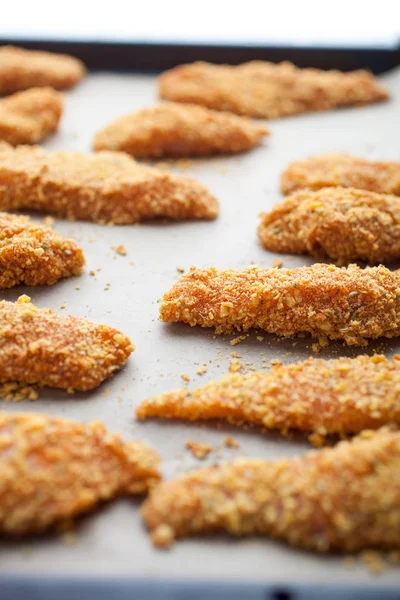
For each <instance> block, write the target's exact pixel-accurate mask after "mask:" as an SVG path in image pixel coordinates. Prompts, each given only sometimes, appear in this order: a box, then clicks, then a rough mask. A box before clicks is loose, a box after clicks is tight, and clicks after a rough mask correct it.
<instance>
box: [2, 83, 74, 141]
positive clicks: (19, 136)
mask: <svg viewBox="0 0 400 600" xmlns="http://www.w3.org/2000/svg"><path fill="white" fill-rule="evenodd" d="M62 111H63V101H62V95H61V94H60V93H59V92H56V91H55V90H53V89H52V88H32V89H30V90H27V91H25V92H18V93H17V94H13V95H12V96H10V97H9V98H4V99H3V100H0V140H2V141H4V142H8V143H9V144H11V145H12V146H17V145H18V144H36V143H37V142H39V141H40V140H42V139H44V138H45V137H47V136H48V135H49V134H50V133H53V132H54V131H56V129H57V127H58V123H59V121H60V118H61V115H62Z"/></svg>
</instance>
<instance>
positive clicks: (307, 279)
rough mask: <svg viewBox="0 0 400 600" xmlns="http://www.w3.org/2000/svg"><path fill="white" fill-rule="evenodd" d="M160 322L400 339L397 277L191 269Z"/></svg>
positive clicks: (373, 272) (353, 339) (354, 339)
mask: <svg viewBox="0 0 400 600" xmlns="http://www.w3.org/2000/svg"><path fill="white" fill-rule="evenodd" d="M160 318H161V320H162V321H169V322H178V321H182V322H184V323H189V324H190V325H192V326H194V325H201V326H202V327H215V328H216V333H231V332H233V331H235V330H238V331H241V330H244V331H247V330H248V329H250V328H252V327H256V328H260V329H264V330H265V331H268V332H269V333H275V334H278V335H281V336H292V335H294V334H296V333H309V334H311V335H312V336H313V337H319V338H320V337H322V338H324V339H326V338H329V339H332V340H335V339H343V340H345V341H346V343H347V344H349V345H364V346H365V345H366V344H367V342H366V340H367V339H368V338H378V337H380V336H384V337H394V336H397V335H400V277H399V275H398V274H397V273H396V272H392V271H389V270H388V269H386V268H385V267H383V266H379V267H371V268H366V269H361V268H360V267H358V266H357V265H350V266H349V267H348V268H347V269H346V268H339V267H335V266H334V265H325V264H315V265H312V266H310V267H300V268H298V269H274V268H271V269H259V268H257V267H256V266H252V267H248V268H247V269H243V270H242V271H234V270H227V271H218V270H217V269H215V268H213V267H210V268H208V269H196V268H192V269H191V270H190V272H189V273H186V274H184V275H182V276H181V277H180V279H178V281H177V282H176V283H175V284H174V285H173V287H172V288H171V290H170V291H169V292H167V293H166V294H165V295H164V297H163V301H162V303H161V305H160Z"/></svg>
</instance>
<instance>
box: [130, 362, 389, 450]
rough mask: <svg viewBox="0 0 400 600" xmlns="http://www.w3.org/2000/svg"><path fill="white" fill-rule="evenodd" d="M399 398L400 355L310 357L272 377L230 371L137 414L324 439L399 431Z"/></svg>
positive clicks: (150, 402)
mask: <svg viewBox="0 0 400 600" xmlns="http://www.w3.org/2000/svg"><path fill="white" fill-rule="evenodd" d="M233 360H237V359H233ZM399 398H400V356H399V355H396V356H395V357H394V358H392V359H387V358H385V357H384V356H382V355H375V356H372V357H370V356H363V355H361V356H357V357H356V358H338V359H332V360H322V359H314V358H309V359H308V360H306V361H304V362H299V363H295V364H291V365H285V366H281V365H277V366H275V367H273V368H272V370H271V372H265V371H258V372H255V373H248V374H246V375H242V374H240V373H239V372H233V374H229V375H225V376H223V377H222V378H221V379H220V380H219V381H211V383H209V384H207V385H205V386H203V387H200V388H197V389H195V390H193V391H189V390H187V389H181V390H176V391H172V392H167V393H164V394H161V395H159V396H154V397H152V398H148V399H147V400H144V401H143V402H142V403H141V404H140V405H139V407H138V408H137V410H136V414H137V416H138V417H139V418H141V419H146V418H149V417H162V418H178V419H187V420H191V421H197V420H206V419H225V420H227V421H228V422H230V423H234V424H236V423H240V424H243V423H248V424H254V425H259V426H261V427H265V428H266V429H280V430H288V429H298V430H301V431H312V432H315V433H317V434H319V435H320V436H324V435H326V434H332V433H334V434H347V433H358V432H360V431H362V430H363V429H378V428H379V427H381V426H382V425H385V424H388V423H396V424H397V425H400V401H399ZM314 439H315V443H318V441H317V438H314ZM321 441H322V440H321Z"/></svg>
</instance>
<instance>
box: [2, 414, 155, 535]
mask: <svg viewBox="0 0 400 600" xmlns="http://www.w3.org/2000/svg"><path fill="white" fill-rule="evenodd" d="M158 462H159V459H158V456H157V454H156V453H155V452H154V451H153V450H152V449H150V448H148V447H147V446H145V445H144V444H142V443H141V442H128V443H125V442H123V441H122V440H121V439H120V436H119V435H116V434H111V433H109V432H108V431H107V430H106V428H105V427H104V425H103V423H101V422H99V421H97V422H94V423H90V424H84V423H76V422H74V421H69V420H64V419H55V418H52V417H49V416H47V415H39V414H29V413H20V414H7V413H5V412H1V413H0V532H1V533H3V534H7V535H18V536H20V535H26V534H31V533H40V532H42V531H44V530H45V529H47V528H48V527H50V526H52V525H55V524H58V525H60V524H62V523H65V522H70V521H71V520H72V519H73V518H74V517H75V516H77V515H78V514H80V513H83V512H85V511H88V510H90V509H92V508H94V507H95V506H96V505H97V504H98V503H99V502H104V501H107V500H111V499H112V498H115V497H117V496H121V495H131V494H140V493H143V492H146V491H147V490H148V488H149V487H151V486H152V485H154V483H156V482H157V481H158V480H159V479H160V475H159V472H158Z"/></svg>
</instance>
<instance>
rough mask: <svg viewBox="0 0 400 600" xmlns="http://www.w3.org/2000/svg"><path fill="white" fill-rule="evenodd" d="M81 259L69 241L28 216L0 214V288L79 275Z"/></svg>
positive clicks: (44, 282)
mask: <svg viewBox="0 0 400 600" xmlns="http://www.w3.org/2000/svg"><path fill="white" fill-rule="evenodd" d="M84 264H85V258H84V255H83V251H82V249H81V248H79V246H78V245H77V244H76V242H74V241H73V240H69V239H67V238H64V237H62V236H61V235H60V234H58V233H55V232H54V231H52V230H51V229H50V228H49V227H45V226H44V225H37V224H35V223H32V222H31V221H30V219H29V218H28V217H23V216H17V215H10V214H7V213H0V288H10V287H13V286H14V285H19V284H21V283H24V284H25V285H53V284H54V283H55V282H56V281H58V280H59V279H62V278H64V277H71V276H72V275H80V274H81V273H82V269H83V265H84Z"/></svg>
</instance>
